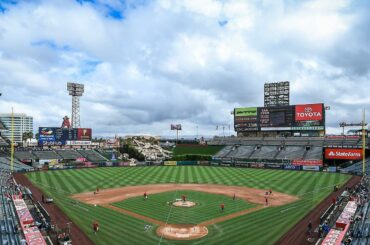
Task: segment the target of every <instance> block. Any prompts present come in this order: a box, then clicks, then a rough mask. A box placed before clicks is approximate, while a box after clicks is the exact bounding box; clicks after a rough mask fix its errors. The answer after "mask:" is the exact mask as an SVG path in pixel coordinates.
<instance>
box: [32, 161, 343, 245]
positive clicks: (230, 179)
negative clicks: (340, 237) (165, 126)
mask: <svg viewBox="0 0 370 245" xmlns="http://www.w3.org/2000/svg"><path fill="white" fill-rule="evenodd" d="M69 171H72V172H74V173H73V174H71V173H69ZM28 176H29V177H30V178H31V179H32V180H33V181H34V182H35V184H40V187H41V189H43V190H44V191H47V193H50V194H51V195H52V196H55V198H56V201H57V204H58V205H61V206H63V210H64V211H65V212H66V213H67V214H68V215H69V216H70V217H71V218H72V217H73V218H72V220H73V221H74V222H75V223H76V224H78V225H79V226H80V227H84V229H83V230H84V231H86V232H87V234H88V236H90V237H91V238H92V239H94V241H96V243H97V244H158V241H159V238H158V237H157V236H156V234H155V231H154V230H152V231H150V232H144V231H143V229H144V228H143V226H144V225H145V223H146V222H144V221H141V220H137V219H135V218H132V217H129V216H127V217H126V216H125V215H121V214H119V215H118V213H117V212H115V211H112V210H107V209H105V208H99V209H98V210H97V211H96V212H91V213H89V215H86V214H85V213H84V212H82V211H81V208H78V207H75V206H73V205H71V200H70V199H69V195H68V194H67V193H66V192H62V191H56V190H55V189H58V190H66V191H70V192H73V193H75V192H76V189H79V190H81V192H85V191H89V190H91V189H94V188H95V187H96V186H97V185H99V187H100V188H101V189H103V188H107V187H113V186H115V187H116V186H124V185H125V186H126V185H142V184H154V183H169V182H172V183H186V182H199V183H210V184H225V185H238V186H246V187H252V188H260V189H269V188H272V189H273V190H274V191H281V192H285V193H288V194H293V195H302V196H301V200H299V201H298V202H296V203H294V204H289V205H286V206H284V207H279V208H266V209H263V210H260V211H257V212H254V213H250V214H247V215H245V216H242V217H238V218H235V219H232V220H228V221H225V222H222V223H218V224H215V225H211V226H209V227H208V228H209V231H210V233H209V235H208V236H206V237H205V238H203V239H200V240H197V241H193V242H191V243H196V244H220V243H227V244H230V243H229V242H230V241H232V242H235V244H238V243H239V244H257V245H258V244H273V242H274V241H276V240H277V239H278V238H279V237H280V236H281V235H282V234H283V233H284V231H287V230H288V229H289V228H291V227H292V226H293V225H294V224H295V223H296V222H297V221H298V220H299V218H301V217H303V216H304V215H305V214H307V212H308V211H309V210H310V209H312V208H313V207H314V206H315V205H317V203H318V202H319V201H320V200H322V199H323V198H324V197H325V196H327V195H328V194H329V193H331V191H332V188H330V186H332V185H334V184H339V183H344V181H346V180H348V178H349V176H346V175H339V174H324V173H313V172H296V171H275V170H263V169H241V168H239V169H237V168H216V167H201V166H181V167H136V168H99V169H81V170H67V171H53V172H51V171H49V172H46V173H45V172H36V173H30V174H28ZM80 178H83V181H79V179H80ZM72 179H73V180H72ZM73 181H74V182H77V183H74V182H73ZM90 182H91V183H90ZM41 185H42V186H41ZM76 185H77V186H78V187H77V186H76ZM54 188H55V189H54ZM312 191H315V192H312ZM209 202H210V203H211V201H209ZM212 203H217V206H218V205H219V204H218V202H217V201H216V202H212ZM214 205H216V204H214ZM83 207H85V206H83ZM87 207H89V208H91V207H92V206H89V205H87ZM226 208H227V206H226ZM288 208H289V209H288ZM284 209H285V210H288V211H285V212H281V211H282V210H284ZM150 211H152V212H153V209H148V212H150ZM208 212H210V213H208ZM204 213H205V215H211V213H212V210H207V212H206V211H205V212H204ZM94 217H98V218H99V219H102V220H103V224H104V225H103V226H102V229H104V230H107V231H113V232H112V233H110V234H108V233H106V232H102V233H100V234H99V235H98V236H97V237H93V234H92V233H91V222H92V220H93V219H94ZM120 217H121V218H120ZM174 218H175V219H181V220H185V219H186V218H187V216H184V215H183V214H180V215H178V216H174ZM112 220H113V222H112ZM109 221H111V222H109ZM117 227H119V228H117ZM261 227H266V228H268V229H269V232H268V235H266V234H265V232H264V230H265V229H263V228H261ZM132 234H135V235H132ZM236 238H238V239H236ZM174 243H175V244H183V243H186V242H174V241H164V243H163V244H174Z"/></svg>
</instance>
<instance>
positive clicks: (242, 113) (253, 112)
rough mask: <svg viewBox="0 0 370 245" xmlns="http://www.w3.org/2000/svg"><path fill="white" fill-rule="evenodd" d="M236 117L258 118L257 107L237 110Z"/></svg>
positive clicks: (235, 111)
mask: <svg viewBox="0 0 370 245" xmlns="http://www.w3.org/2000/svg"><path fill="white" fill-rule="evenodd" d="M234 116H235V117H249V116H254V117H257V107H247V108H235V110H234Z"/></svg>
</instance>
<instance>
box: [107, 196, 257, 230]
mask: <svg viewBox="0 0 370 245" xmlns="http://www.w3.org/2000/svg"><path fill="white" fill-rule="evenodd" d="M182 195H185V196H186V200H189V201H192V202H195V203H196V206H193V207H189V208H186V207H174V206H172V205H171V202H172V201H174V200H176V199H180V198H181V196H182ZM167 202H169V203H167ZM221 203H223V204H224V205H225V210H224V211H223V212H221V210H220V205H221ZM113 206H116V207H119V208H123V209H126V210H129V211H132V212H134V213H138V214H141V215H144V216H147V217H150V218H153V219H156V220H159V221H163V222H168V223H169V224H199V223H201V222H203V221H206V220H211V219H214V218H218V217H221V216H225V215H228V214H232V213H235V212H239V211H242V210H246V209H249V208H253V207H255V206H256V205H254V204H251V203H248V202H246V201H244V200H241V199H236V200H235V201H234V200H233V199H232V197H228V196H225V195H217V194H210V193H205V192H198V191H188V190H178V191H172V192H163V193H159V194H153V195H150V196H149V198H148V199H147V200H144V199H143V197H141V196H140V197H133V198H130V199H127V200H124V201H122V202H118V203H114V204H113Z"/></svg>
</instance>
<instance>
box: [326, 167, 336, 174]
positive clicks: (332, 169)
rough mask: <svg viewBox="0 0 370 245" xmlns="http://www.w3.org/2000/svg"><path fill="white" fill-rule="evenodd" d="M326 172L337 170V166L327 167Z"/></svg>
mask: <svg viewBox="0 0 370 245" xmlns="http://www.w3.org/2000/svg"><path fill="white" fill-rule="evenodd" d="M328 172H332V173H335V172H337V167H328Z"/></svg>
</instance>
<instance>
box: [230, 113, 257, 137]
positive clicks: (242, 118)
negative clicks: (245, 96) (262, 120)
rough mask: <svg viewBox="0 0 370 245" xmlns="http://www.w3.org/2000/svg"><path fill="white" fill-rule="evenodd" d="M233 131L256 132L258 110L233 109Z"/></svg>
mask: <svg viewBox="0 0 370 245" xmlns="http://www.w3.org/2000/svg"><path fill="white" fill-rule="evenodd" d="M234 128H235V131H238V132H243V131H257V130H258V108H257V107H248V108H235V109H234Z"/></svg>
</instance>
